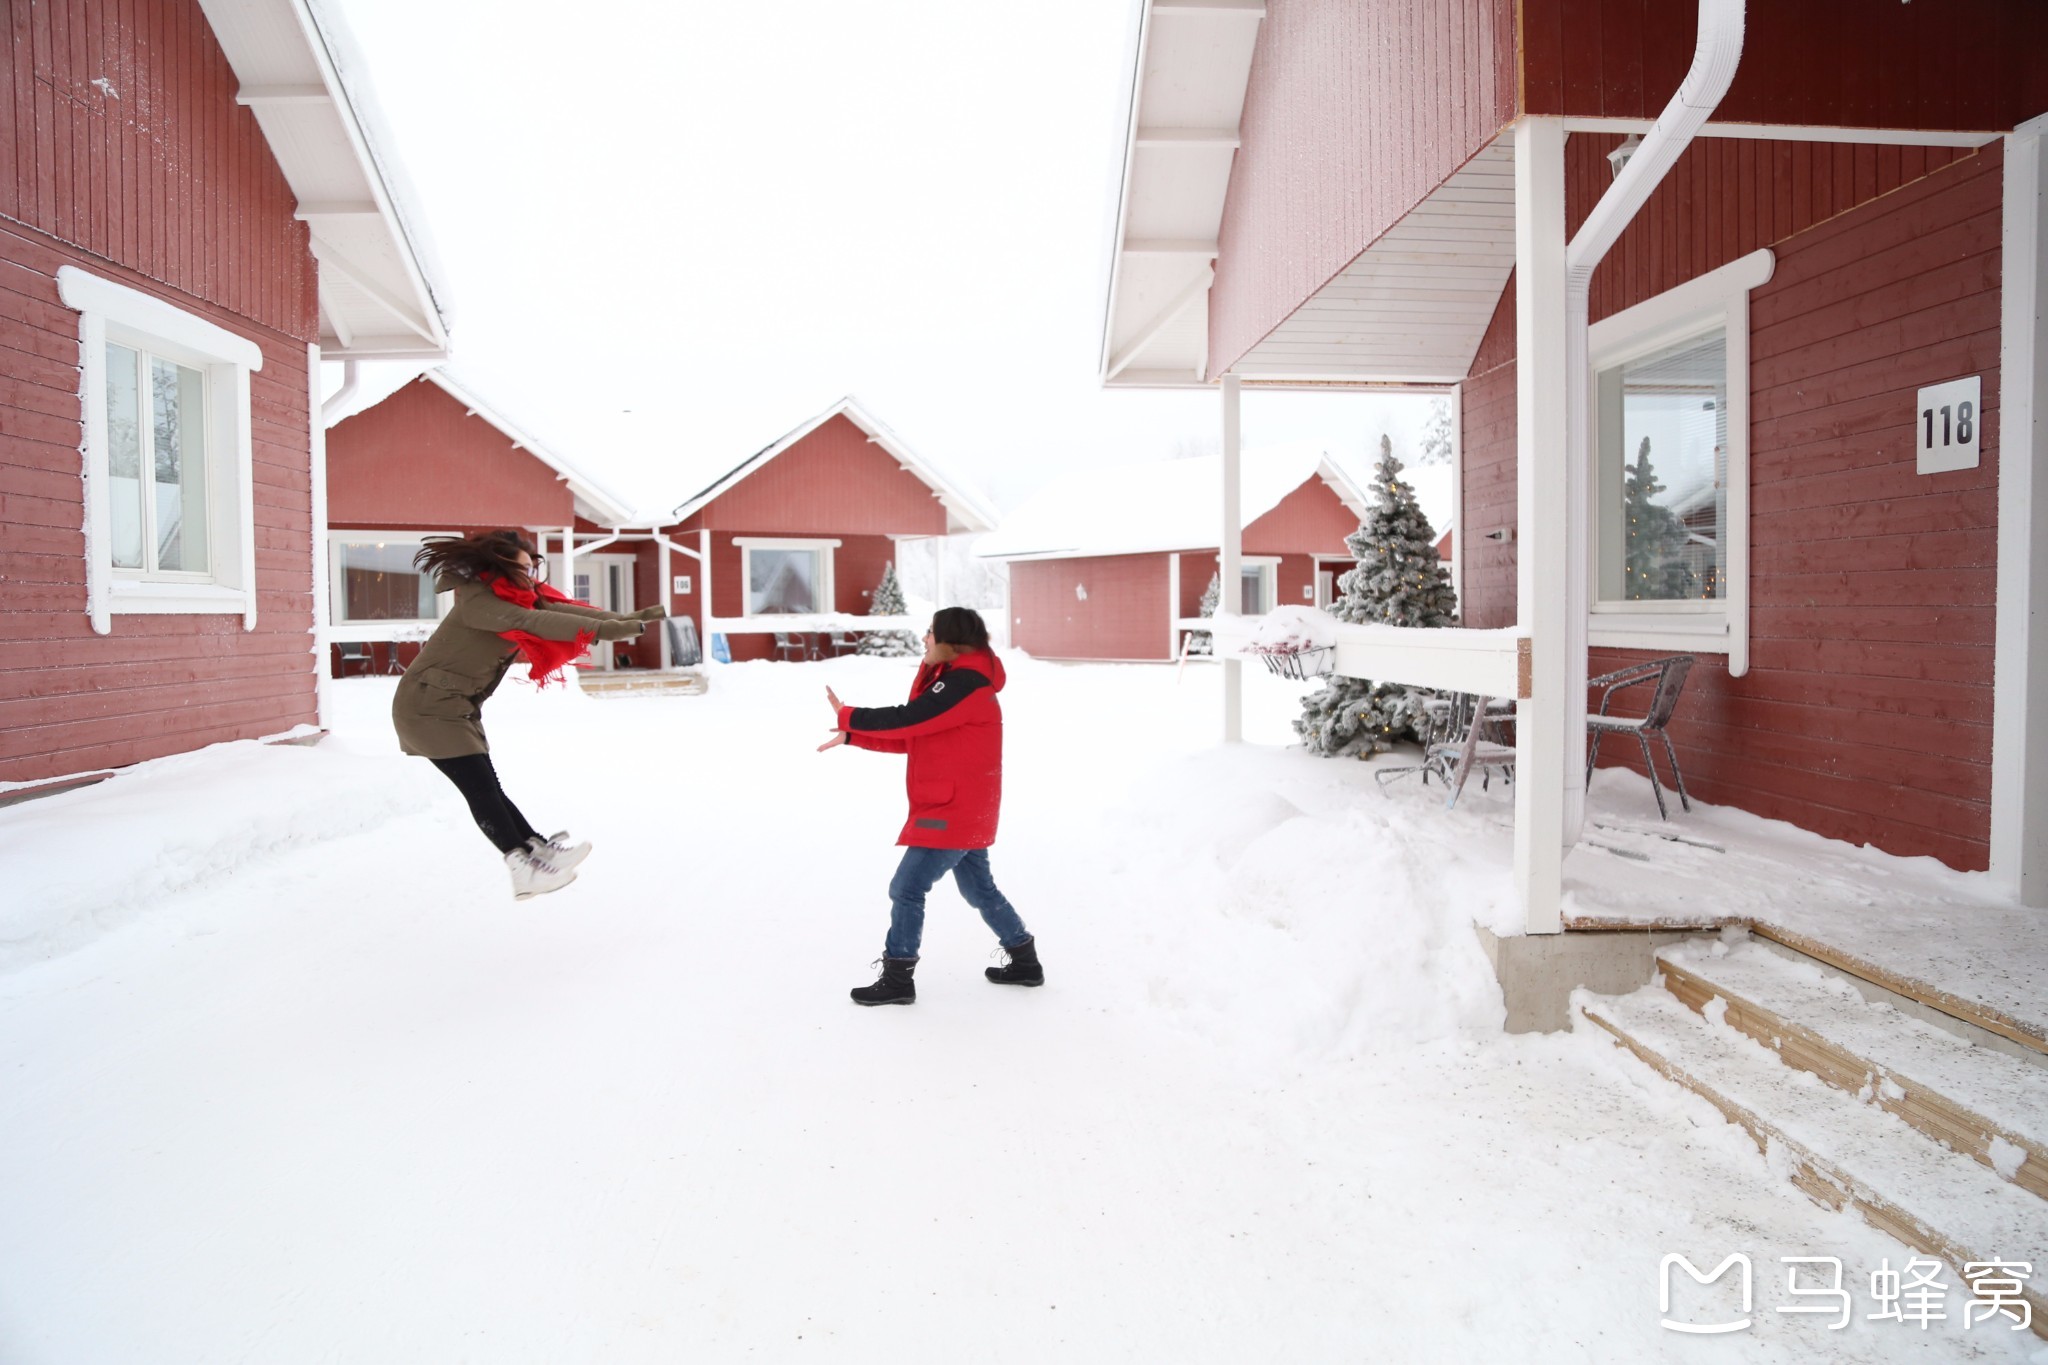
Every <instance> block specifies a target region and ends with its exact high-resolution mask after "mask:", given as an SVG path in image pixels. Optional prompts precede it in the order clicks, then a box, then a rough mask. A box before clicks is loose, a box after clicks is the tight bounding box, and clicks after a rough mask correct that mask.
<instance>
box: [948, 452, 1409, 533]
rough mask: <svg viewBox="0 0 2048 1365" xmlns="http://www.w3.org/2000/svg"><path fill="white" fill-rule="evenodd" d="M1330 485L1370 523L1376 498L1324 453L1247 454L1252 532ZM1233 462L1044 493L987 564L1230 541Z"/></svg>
mask: <svg viewBox="0 0 2048 1365" xmlns="http://www.w3.org/2000/svg"><path fill="white" fill-rule="evenodd" d="M1316 478H1320V479H1321V480H1322V481H1323V482H1324V483H1326V484H1328V485H1329V486H1330V488H1331V490H1332V491H1334V492H1335V493H1336V494H1337V496H1338V497H1339V498H1340V499H1342V500H1343V502H1344V505H1345V506H1347V507H1349V508H1350V509H1351V510H1352V511H1353V512H1355V513H1357V514H1358V516H1359V517H1360V518H1361V519H1363V517H1364V516H1365V512H1366V509H1367V507H1368V505H1369V498H1368V497H1367V495H1366V493H1365V491H1364V489H1365V485H1364V484H1362V483H1361V482H1360V481H1359V480H1358V478H1357V477H1356V475H1355V474H1354V473H1353V472H1352V471H1351V470H1347V469H1346V468H1345V467H1344V465H1343V463H1341V462H1340V461H1338V460H1336V459H1333V458H1332V457H1331V456H1330V455H1329V454H1328V453H1326V451H1325V448H1324V447H1323V446H1322V445H1321V444H1319V443H1312V442H1295V443H1290V444H1287V445H1279V446H1263V447H1259V448H1256V449H1252V450H1247V451H1245V452H1244V453H1243V454H1242V456H1241V457H1240V460H1239V468H1238V488H1239V494H1238V497H1239V500H1240V501H1239V508H1240V512H1241V514H1242V515H1243V518H1244V524H1245V525H1247V526H1249V525H1250V524H1251V523H1252V522H1254V521H1256V520H1257V519H1258V518H1260V517H1262V516H1264V515H1265V514H1266V513H1268V512H1270V511H1272V510H1273V509H1274V508H1275V507H1277V506H1279V505H1280V500H1281V499H1282V498H1285V497H1286V496H1287V495H1288V494H1289V493H1292V492H1293V491H1294V490H1295V489H1297V488H1300V487H1301V486H1302V485H1303V484H1305V483H1308V482H1309V481H1310V480H1312V479H1316ZM1222 490H1223V457H1222V456H1220V455H1198V456H1194V457H1192V458H1188V459H1180V460H1157V461H1153V462H1151V463H1149V464H1130V465H1119V466H1116V467H1114V468H1109V469H1091V470H1085V471H1082V472H1080V473H1076V474H1070V475H1067V476H1066V477H1064V478H1060V479H1055V480H1054V481H1053V482H1051V483H1049V484H1047V485H1045V486H1044V487H1043V488H1040V489H1039V490H1038V491H1037V492H1036V493H1034V494H1032V496H1031V497H1030V498H1029V499H1027V500H1026V501H1025V503H1024V505H1023V506H1021V507H1019V508H1018V509H1017V510H1016V511H1015V512H1013V513H1012V514H1010V515H1009V516H1007V517H1005V518H1004V519H1003V525H1002V529H1001V530H999V531H996V532H994V533H992V534H990V535H986V536H983V537H982V538H981V539H980V540H979V541H977V542H976V543H975V546H974V553H975V554H977V555H979V556H981V557H982V558H984V559H1067V558H1074V557H1077V556H1082V555H1122V554H1143V553H1147V552H1149V551H1154V550H1189V549H1202V548H1205V547H1207V546H1211V545H1220V544H1221V543H1222V541H1223V529H1222V528H1223V496H1222Z"/></svg>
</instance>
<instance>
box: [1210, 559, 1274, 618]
mask: <svg viewBox="0 0 2048 1365" xmlns="http://www.w3.org/2000/svg"><path fill="white" fill-rule="evenodd" d="M1218 560H1219V562H1220V560H1221V556H1218ZM1237 571H1238V594H1237V603H1238V605H1237V610H1238V614H1239V615H1242V616H1264V615H1265V614H1266V613H1267V612H1269V611H1271V610H1273V607H1274V605H1275V598H1274V594H1275V591H1276V581H1277V579H1278V576H1279V572H1280V561H1279V560H1278V559H1266V558H1259V559H1254V558H1251V557H1250V556H1246V557H1244V558H1242V559H1240V560H1239V561H1238V565H1237Z"/></svg>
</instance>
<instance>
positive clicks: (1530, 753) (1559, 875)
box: [1515, 117, 1585, 934]
mask: <svg viewBox="0 0 2048 1365" xmlns="http://www.w3.org/2000/svg"><path fill="white" fill-rule="evenodd" d="M1564 248H1565V236H1564V125H1563V123H1562V122H1561V121H1560V120H1558V119H1555V118H1536V117H1530V118H1525V119H1523V120H1522V121H1521V122H1520V123H1518V124H1517V125H1516V126H1515V365H1516V370H1515V424H1516V441H1515V462H1516V463H1515V489H1516V499H1515V520H1516V539H1515V604H1516V614H1517V619H1518V621H1519V624H1520V628H1521V630H1522V633H1523V634H1524V635H1526V636H1527V637H1528V639H1529V647H1530V670H1529V696H1528V697H1526V698H1524V699H1523V700H1522V702H1521V705H1520V706H1519V708H1518V709H1517V711H1516V713H1515V893H1516V896H1517V898H1518V899H1519V900H1520V901H1521V903H1522V916H1523V924H1524V927H1525V929H1526V931H1527V932H1529V933H1532V934H1552V933H1556V932H1558V931H1559V930H1560V929H1562V928H1563V927H1564V919H1563V897H1564V833H1565V808H1564V801H1563V799H1562V798H1563V786H1564V780H1565V772H1566V769H1567V767H1568V766H1569V765H1568V764H1567V750H1566V746H1567V745H1569V744H1572V743H1578V744H1580V745H1581V746H1583V745H1584V743H1585V736H1584V735H1583V734H1580V735H1569V734H1566V733H1565V727H1564V716H1565V713H1566V711H1567V709H1568V708H1567V705H1566V703H1567V700H1568V699H1567V697H1566V696H1565V683H1566V677H1567V675H1568V673H1569V671H1570V670H1569V669H1568V667H1567V664H1568V662H1569V661H1568V659H1567V657H1566V649H1567V646H1566V640H1567V638H1568V636H1569V631H1568V630H1567V624H1568V623H1567V620H1566V614H1567V610H1568V608H1567V602H1568V594H1567V591H1566V584H1567V580H1568V576H1569V574H1570V570H1571V564H1570V556H1571V553H1572V547H1571V543H1570V539H1569V537H1568V535H1567V533H1566V529H1565V528H1566V524H1567V517H1566V508H1565V498H1566V492H1565V490H1566V486H1567V483H1568V479H1567V461H1568V458H1569V452H1568V451H1567V449H1566V442H1565V256H1564ZM1581 728H1582V729H1583V727H1581Z"/></svg>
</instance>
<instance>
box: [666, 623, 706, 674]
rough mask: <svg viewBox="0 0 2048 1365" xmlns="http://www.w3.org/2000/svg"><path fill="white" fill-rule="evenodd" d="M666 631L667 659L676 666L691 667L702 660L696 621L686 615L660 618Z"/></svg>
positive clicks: (702, 651) (701, 648) (702, 654)
mask: <svg viewBox="0 0 2048 1365" xmlns="http://www.w3.org/2000/svg"><path fill="white" fill-rule="evenodd" d="M662 628H663V629H665V630H666V631H668V661H669V663H670V664H671V665H673V666H674V667H676V668H692V667H695V666H696V665H698V664H700V663H703V662H704V650H703V647H702V646H701V645H699V644H698V642H697V623H696V622H695V621H694V620H692V619H691V618H690V617H687V616H670V617H665V618H664V619H663V620H662Z"/></svg>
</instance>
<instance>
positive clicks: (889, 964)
mask: <svg viewBox="0 0 2048 1365" xmlns="http://www.w3.org/2000/svg"><path fill="white" fill-rule="evenodd" d="M916 970H917V959H916V958H914V957H885V958H883V959H882V975H881V977H880V978H879V979H877V980H876V982H875V984H874V985H872V986H855V987H854V988H853V990H852V991H851V992H849V994H851V995H852V996H853V1003H854V1004H856V1005H915V1004H916V1003H917V983H916V982H914V981H912V980H911V979H910V974H911V973H912V972H914V971H916Z"/></svg>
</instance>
